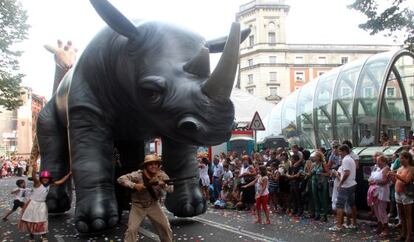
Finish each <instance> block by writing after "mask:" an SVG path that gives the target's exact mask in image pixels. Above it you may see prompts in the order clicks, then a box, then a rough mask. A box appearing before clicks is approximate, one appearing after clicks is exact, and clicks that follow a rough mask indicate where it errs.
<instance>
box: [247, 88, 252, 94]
mask: <svg viewBox="0 0 414 242" xmlns="http://www.w3.org/2000/svg"><path fill="white" fill-rule="evenodd" d="M246 90H247V92H248V93H249V94H252V95H254V88H247V89H246Z"/></svg>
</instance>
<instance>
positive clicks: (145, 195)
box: [117, 170, 174, 207]
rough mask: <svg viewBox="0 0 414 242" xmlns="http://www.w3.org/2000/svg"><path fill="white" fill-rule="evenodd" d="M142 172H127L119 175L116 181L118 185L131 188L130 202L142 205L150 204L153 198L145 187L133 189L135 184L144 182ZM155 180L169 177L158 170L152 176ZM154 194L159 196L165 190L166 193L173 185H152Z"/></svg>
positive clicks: (169, 191)
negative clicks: (163, 186) (155, 174)
mask: <svg viewBox="0 0 414 242" xmlns="http://www.w3.org/2000/svg"><path fill="white" fill-rule="evenodd" d="M143 175H144V172H143V171H142V170H138V171H134V172H131V173H129V174H125V175H123V176H120V177H119V178H118V179H117V181H118V183H119V184H120V185H122V186H124V187H129V188H131V189H133V192H132V194H131V200H132V202H137V203H139V204H141V205H143V206H144V207H147V206H150V205H151V204H152V203H153V202H154V201H155V200H154V198H152V197H151V194H150V193H149V192H148V190H147V189H143V190H141V191H137V190H135V189H134V187H135V185H136V184H144V180H143V177H142V176H143ZM153 179H155V180H167V179H169V177H168V175H167V174H165V172H163V171H159V172H158V175H157V176H156V177H155V178H153ZM152 188H153V190H154V192H155V195H156V196H157V197H158V198H161V197H162V195H163V194H164V193H163V192H164V191H166V192H168V193H171V192H173V190H174V187H173V186H172V185H166V187H165V188H162V187H161V186H159V185H155V186H152Z"/></svg>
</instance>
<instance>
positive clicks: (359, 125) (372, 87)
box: [263, 49, 414, 149]
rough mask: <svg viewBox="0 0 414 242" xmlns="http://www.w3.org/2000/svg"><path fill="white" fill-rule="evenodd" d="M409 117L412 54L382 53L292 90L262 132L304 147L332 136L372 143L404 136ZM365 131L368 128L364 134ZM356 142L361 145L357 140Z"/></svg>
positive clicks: (326, 143)
mask: <svg viewBox="0 0 414 242" xmlns="http://www.w3.org/2000/svg"><path fill="white" fill-rule="evenodd" d="M413 117H414V54H413V53H412V52H409V51H408V50H406V49H401V50H397V51H390V52H384V53H380V54H376V55H373V56H371V57H369V58H367V59H365V60H358V61H355V62H351V63H348V64H346V65H343V66H341V67H338V68H336V69H333V70H331V71H330V72H327V73H326V74H324V75H321V76H319V77H317V79H314V80H312V81H310V82H308V83H307V84H306V85H304V86H303V87H302V88H301V89H299V90H296V91H295V92H293V93H292V94H290V95H289V96H288V97H286V98H285V99H284V100H283V101H282V102H280V103H279V104H278V105H276V106H275V107H274V108H273V110H272V112H271V113H270V115H269V117H268V123H267V126H266V127H267V130H266V131H265V135H263V137H266V136H270V135H283V136H285V137H286V138H287V139H288V141H289V142H290V143H291V144H293V143H295V144H299V145H300V146H302V147H305V148H310V149H311V148H317V147H320V146H323V147H327V148H329V147H330V143H331V142H332V141H333V140H338V141H343V140H351V141H352V142H353V144H354V145H356V146H358V145H360V143H361V138H362V137H363V136H364V134H367V133H370V134H371V135H372V137H373V138H372V139H373V144H379V143H380V142H381V141H382V140H381V139H383V137H384V136H386V137H388V138H389V140H391V141H394V142H398V141H402V140H404V139H405V138H406V137H407V135H408V130H409V129H410V128H411V126H412V125H411V120H413ZM368 131H369V132H368ZM361 145H362V143H361Z"/></svg>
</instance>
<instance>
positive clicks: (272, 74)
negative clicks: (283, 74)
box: [269, 72, 277, 82]
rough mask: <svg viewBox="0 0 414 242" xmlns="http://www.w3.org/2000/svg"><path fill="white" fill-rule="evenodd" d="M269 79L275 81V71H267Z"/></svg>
mask: <svg viewBox="0 0 414 242" xmlns="http://www.w3.org/2000/svg"><path fill="white" fill-rule="evenodd" d="M269 81H270V82H275V81H277V72H269Z"/></svg>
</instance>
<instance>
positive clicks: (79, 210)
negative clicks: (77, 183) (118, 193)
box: [75, 189, 119, 233]
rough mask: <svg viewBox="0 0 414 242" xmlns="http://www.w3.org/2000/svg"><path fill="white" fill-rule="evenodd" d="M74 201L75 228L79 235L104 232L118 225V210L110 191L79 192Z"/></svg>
mask: <svg viewBox="0 0 414 242" xmlns="http://www.w3.org/2000/svg"><path fill="white" fill-rule="evenodd" d="M76 200H77V201H76V212H75V227H76V229H77V230H78V231H79V232H80V233H88V232H96V231H102V230H106V229H108V228H112V227H114V226H115V225H116V224H117V223H118V220H119V217H118V208H117V203H116V199H115V196H114V194H113V192H112V191H105V190H101V189H96V190H93V191H89V192H86V191H81V192H78V194H77V199H76Z"/></svg>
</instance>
